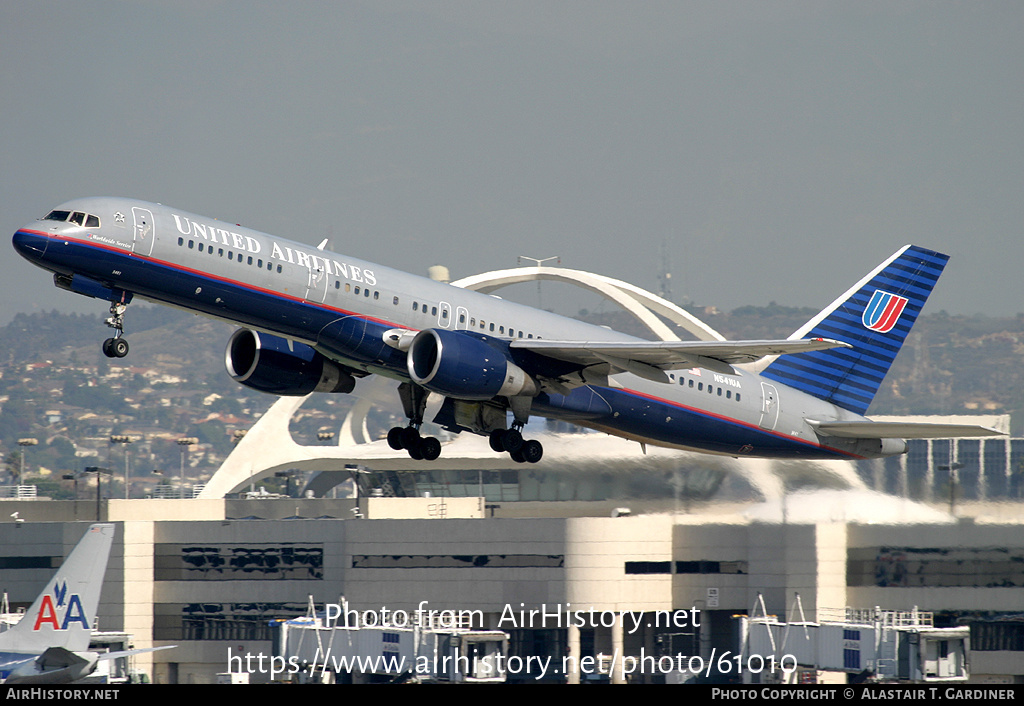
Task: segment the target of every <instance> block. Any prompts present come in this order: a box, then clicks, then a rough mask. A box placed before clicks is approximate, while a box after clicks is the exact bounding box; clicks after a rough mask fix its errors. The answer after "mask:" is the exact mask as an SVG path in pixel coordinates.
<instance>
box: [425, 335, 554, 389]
mask: <svg viewBox="0 0 1024 706" xmlns="http://www.w3.org/2000/svg"><path fill="white" fill-rule="evenodd" d="M407 365H408V368H409V376H410V377H411V378H412V380H413V382H415V383H416V384H417V385H420V386H422V387H424V388H426V389H427V390H430V391H431V392H436V393H438V394H442V395H444V396H445V397H452V398H455V399H460V400H489V399H491V398H492V397H496V396H504V397H513V396H516V395H527V396H531V397H532V396H536V395H537V393H538V392H539V388H538V386H537V383H536V381H534V379H533V378H532V377H530V375H528V374H527V373H526V372H525V371H524V370H523V369H522V368H520V367H519V366H518V365H516V364H515V363H513V362H512V361H511V360H509V358H508V354H507V352H506V351H503V350H501V349H500V348H499V347H498V346H495V345H492V343H491V339H489V338H488V337H487V336H482V335H480V334H475V333H470V332H467V331H444V330H440V329H425V330H423V331H420V332H419V333H418V334H416V337H415V338H414V339H413V341H412V344H411V345H410V346H409V354H408V358H407Z"/></svg>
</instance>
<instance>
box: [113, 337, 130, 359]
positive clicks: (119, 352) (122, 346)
mask: <svg viewBox="0 0 1024 706" xmlns="http://www.w3.org/2000/svg"><path fill="white" fill-rule="evenodd" d="M110 352H111V353H113V354H114V357H115V358H124V357H125V356H126V355H128V341H126V340H125V339H123V338H115V339H113V342H112V343H111V344H110Z"/></svg>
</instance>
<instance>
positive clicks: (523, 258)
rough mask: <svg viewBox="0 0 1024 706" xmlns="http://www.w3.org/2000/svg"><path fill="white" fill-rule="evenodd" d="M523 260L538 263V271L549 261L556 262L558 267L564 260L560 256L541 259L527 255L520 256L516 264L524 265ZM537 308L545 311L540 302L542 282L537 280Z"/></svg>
mask: <svg viewBox="0 0 1024 706" xmlns="http://www.w3.org/2000/svg"><path fill="white" fill-rule="evenodd" d="M523 260H530V261H531V262H535V263H537V269H538V270H539V269H540V268H541V263H544V262H548V261H549V260H554V261H555V264H556V265H561V264H562V258H560V257H559V256H558V255H552V256H551V257H539V258H538V257H529V256H527V255H520V256H519V257H517V258H516V264H517V265H521V264H523ZM537 308H538V309H543V308H544V307H543V306H542V305H541V302H540V280H537Z"/></svg>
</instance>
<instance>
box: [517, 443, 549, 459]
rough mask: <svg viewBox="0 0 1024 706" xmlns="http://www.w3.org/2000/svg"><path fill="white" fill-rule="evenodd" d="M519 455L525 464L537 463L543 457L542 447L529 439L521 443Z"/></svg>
mask: <svg viewBox="0 0 1024 706" xmlns="http://www.w3.org/2000/svg"><path fill="white" fill-rule="evenodd" d="M519 454H520V455H521V456H522V457H523V460H525V461H526V462H527V463H537V461H539V460H540V459H541V457H543V456H544V447H543V446H542V445H541V443H540V442H539V441H537V440H536V439H530V440H529V441H524V442H523V447H522V448H521V449H519Z"/></svg>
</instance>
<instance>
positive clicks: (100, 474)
mask: <svg viewBox="0 0 1024 706" xmlns="http://www.w3.org/2000/svg"><path fill="white" fill-rule="evenodd" d="M82 473H95V474H96V521H97V522H99V521H100V491H101V490H102V488H103V482H102V479H103V474H104V473H106V474H107V475H108V476H110V475H113V473H112V472H111V470H110V469H109V468H102V467H100V466H86V467H85V469H84V470H83V471H82ZM76 492H77V491H76Z"/></svg>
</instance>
